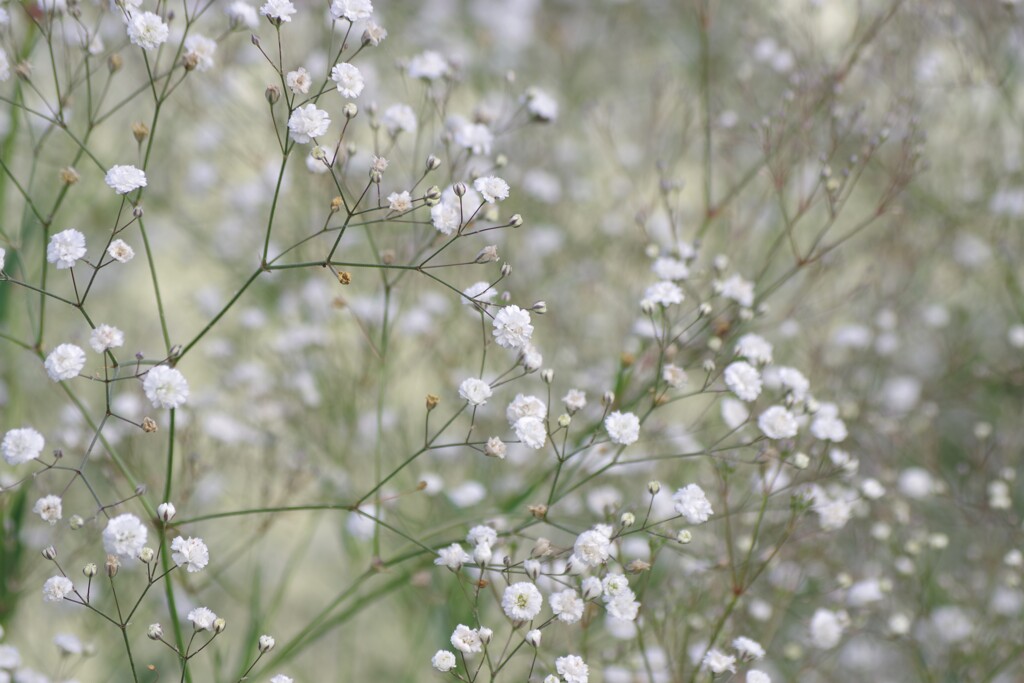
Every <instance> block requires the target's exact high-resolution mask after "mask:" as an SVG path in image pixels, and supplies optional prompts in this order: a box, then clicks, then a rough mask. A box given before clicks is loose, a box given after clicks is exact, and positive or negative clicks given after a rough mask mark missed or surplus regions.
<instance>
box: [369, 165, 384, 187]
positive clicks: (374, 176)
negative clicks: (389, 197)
mask: <svg viewBox="0 0 1024 683" xmlns="http://www.w3.org/2000/svg"><path fill="white" fill-rule="evenodd" d="M382 178H383V176H382V175H381V172H380V171H378V170H377V169H375V168H371V169H370V182H371V183H373V184H374V185H380V181H381V179H382Z"/></svg>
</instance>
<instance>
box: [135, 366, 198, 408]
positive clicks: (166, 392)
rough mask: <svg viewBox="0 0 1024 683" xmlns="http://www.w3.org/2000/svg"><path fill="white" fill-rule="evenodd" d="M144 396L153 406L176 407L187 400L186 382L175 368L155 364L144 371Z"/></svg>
mask: <svg viewBox="0 0 1024 683" xmlns="http://www.w3.org/2000/svg"><path fill="white" fill-rule="evenodd" d="M142 388H143V390H145V392H146V398H148V399H149V400H150V402H152V404H153V407H154V408H177V407H179V406H181V405H184V404H185V401H187V400H188V382H186V381H185V376H184V375H182V374H181V372H180V371H178V370H177V369H175V368H170V367H167V366H166V365H157V366H156V367H154V368H151V369H150V370H149V372H147V373H146V379H145V380H143V382H142Z"/></svg>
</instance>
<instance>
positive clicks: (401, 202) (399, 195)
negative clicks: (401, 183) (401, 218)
mask: <svg viewBox="0 0 1024 683" xmlns="http://www.w3.org/2000/svg"><path fill="white" fill-rule="evenodd" d="M388 209H390V210H391V211H396V212H398V213H405V212H406V211H410V210H412V197H411V196H410V195H409V191H408V190H406V191H404V192H392V193H391V194H389V195H388Z"/></svg>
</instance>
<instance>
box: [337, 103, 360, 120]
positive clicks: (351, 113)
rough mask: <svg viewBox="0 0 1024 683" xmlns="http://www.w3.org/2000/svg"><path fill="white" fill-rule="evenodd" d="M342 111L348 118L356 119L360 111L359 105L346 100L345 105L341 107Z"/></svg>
mask: <svg viewBox="0 0 1024 683" xmlns="http://www.w3.org/2000/svg"><path fill="white" fill-rule="evenodd" d="M341 113H342V114H344V115H345V118H346V119H354V118H355V117H356V114H358V113H359V107H357V106H356V103H355V102H346V103H345V106H344V107H342V108H341Z"/></svg>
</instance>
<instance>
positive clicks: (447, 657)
mask: <svg viewBox="0 0 1024 683" xmlns="http://www.w3.org/2000/svg"><path fill="white" fill-rule="evenodd" d="M430 665H431V666H433V667H434V668H435V669H437V670H438V671H440V672H441V673H448V672H449V671H451V670H452V669H454V668H455V655H454V654H453V653H451V652H449V651H448V650H438V651H437V652H435V653H434V656H433V657H431V658H430Z"/></svg>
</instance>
